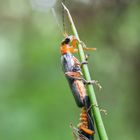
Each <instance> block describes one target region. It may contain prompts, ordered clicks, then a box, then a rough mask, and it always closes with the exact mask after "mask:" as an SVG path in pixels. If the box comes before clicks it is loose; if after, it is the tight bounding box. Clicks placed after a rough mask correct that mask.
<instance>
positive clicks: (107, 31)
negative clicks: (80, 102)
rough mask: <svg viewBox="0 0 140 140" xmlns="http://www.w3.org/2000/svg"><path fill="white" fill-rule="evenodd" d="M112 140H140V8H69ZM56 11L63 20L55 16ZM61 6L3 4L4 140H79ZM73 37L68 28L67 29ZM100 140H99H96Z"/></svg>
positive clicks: (109, 1)
mask: <svg viewBox="0 0 140 140" xmlns="http://www.w3.org/2000/svg"><path fill="white" fill-rule="evenodd" d="M66 5H67V7H68V8H69V9H70V12H71V14H72V16H73V18H74V21H75V24H76V27H77V30H78V32H79V35H80V38H81V40H82V41H84V42H85V43H86V45H87V46H88V47H96V48H97V51H96V52H88V53H89V54H90V58H89V68H90V72H91V76H92V78H93V79H96V80H98V81H100V83H101V85H102V86H103V90H102V91H101V92H99V91H98V89H97V88H96V87H95V90H96V95H97V99H98V103H99V105H100V106H101V107H102V108H104V109H107V111H108V115H107V116H105V115H104V114H102V117H103V121H104V124H105V127H106V130H107V133H108V136H109V139H110V140H118V139H119V140H138V139H139V138H140V125H139V124H140V109H139V102H140V101H139V99H140V94H139V91H140V86H139V84H140V75H139V72H140V60H139V56H140V1H139V0H133V1H131V0H106V1H104V0H68V1H66ZM52 7H54V9H55V11H56V17H57V20H56V17H54V16H53V14H52V11H51V8H52ZM61 12H62V6H61V1H56V0H31V1H29V0H0V140H19V139H20V140H50V139H51V140H72V139H74V138H73V135H72V131H71V129H70V127H69V124H70V123H73V124H74V125H76V124H77V123H78V120H79V113H80V109H79V108H77V107H76V104H75V102H74V99H73V97H72V95H71V91H70V89H69V86H68V84H67V81H66V79H65V77H64V75H63V72H62V69H61V64H60V50H59V47H60V42H61V40H62V39H63V36H62V33H61V32H60V28H59V27H58V26H57V22H56V21H58V22H59V25H60V27H61V28H62V24H63V23H62V13H61ZM65 25H66V28H67V31H68V33H69V34H71V29H70V26H69V22H68V20H67V19H66V22H65ZM96 140H98V135H97V133H96Z"/></svg>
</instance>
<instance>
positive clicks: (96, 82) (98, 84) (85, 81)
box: [83, 78, 102, 90]
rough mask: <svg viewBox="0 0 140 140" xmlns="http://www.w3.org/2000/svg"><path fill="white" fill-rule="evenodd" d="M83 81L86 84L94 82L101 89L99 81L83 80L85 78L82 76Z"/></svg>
mask: <svg viewBox="0 0 140 140" xmlns="http://www.w3.org/2000/svg"><path fill="white" fill-rule="evenodd" d="M83 82H84V84H86V85H89V84H95V85H96V86H97V87H98V88H99V90H101V89H102V86H101V85H100V83H99V82H98V81H96V80H90V81H87V80H85V79H84V78H83Z"/></svg>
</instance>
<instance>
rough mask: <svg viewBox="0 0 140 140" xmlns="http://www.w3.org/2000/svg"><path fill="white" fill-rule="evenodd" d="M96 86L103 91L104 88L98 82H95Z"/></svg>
mask: <svg viewBox="0 0 140 140" xmlns="http://www.w3.org/2000/svg"><path fill="white" fill-rule="evenodd" d="M94 84H95V85H96V86H97V87H98V89H99V90H100V91H101V89H102V86H101V85H100V83H99V82H98V81H96V80H94Z"/></svg>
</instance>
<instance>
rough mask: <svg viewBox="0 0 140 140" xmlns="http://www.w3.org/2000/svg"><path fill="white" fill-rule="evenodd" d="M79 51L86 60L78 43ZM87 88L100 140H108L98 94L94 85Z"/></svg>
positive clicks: (85, 69)
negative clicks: (97, 97)
mask: <svg viewBox="0 0 140 140" xmlns="http://www.w3.org/2000/svg"><path fill="white" fill-rule="evenodd" d="M62 5H63V7H64V9H65V10H66V12H67V14H68V18H69V21H70V24H71V28H72V31H73V34H74V36H75V37H76V38H77V39H78V41H79V42H80V38H79V35H78V32H77V30H76V27H75V25H74V22H73V19H72V17H71V15H70V12H69V10H68V9H67V7H66V6H65V5H64V4H63V3H62ZM78 52H79V56H80V60H81V61H82V62H83V61H85V54H84V51H83V47H82V45H81V44H79V45H78ZM82 70H83V73H84V77H85V79H86V80H87V81H90V80H91V77H90V73H89V69H88V66H87V65H83V68H82ZM87 90H88V95H89V98H90V101H91V103H92V104H93V106H92V111H93V114H94V119H95V123H96V127H97V131H98V134H99V138H100V140H108V136H107V133H106V130H105V127H104V124H103V121H102V117H101V114H100V110H99V107H98V103H97V99H96V95H95V92H94V88H93V85H88V86H87Z"/></svg>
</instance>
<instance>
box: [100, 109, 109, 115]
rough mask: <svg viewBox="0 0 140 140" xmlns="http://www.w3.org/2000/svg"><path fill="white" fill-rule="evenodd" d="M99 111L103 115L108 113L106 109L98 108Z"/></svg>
mask: <svg viewBox="0 0 140 140" xmlns="http://www.w3.org/2000/svg"><path fill="white" fill-rule="evenodd" d="M100 111H101V112H103V113H104V114H105V115H108V113H107V110H106V109H102V108H101V109H100Z"/></svg>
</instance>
